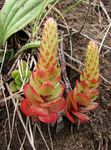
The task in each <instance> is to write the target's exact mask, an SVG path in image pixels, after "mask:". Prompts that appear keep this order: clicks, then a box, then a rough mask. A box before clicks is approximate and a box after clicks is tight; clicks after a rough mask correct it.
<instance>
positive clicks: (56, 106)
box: [40, 98, 66, 112]
mask: <svg viewBox="0 0 111 150" xmlns="http://www.w3.org/2000/svg"><path fill="white" fill-rule="evenodd" d="M40 106H41V107H45V108H46V107H47V108H49V109H50V111H52V112H59V111H61V110H63V109H64V108H65V106H66V102H65V100H64V98H60V99H57V100H54V101H51V102H48V103H44V104H41V105H40Z"/></svg>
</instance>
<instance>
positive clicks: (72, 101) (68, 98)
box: [67, 90, 78, 111]
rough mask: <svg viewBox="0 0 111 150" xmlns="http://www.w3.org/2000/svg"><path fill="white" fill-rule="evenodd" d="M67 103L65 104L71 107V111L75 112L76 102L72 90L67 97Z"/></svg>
mask: <svg viewBox="0 0 111 150" xmlns="http://www.w3.org/2000/svg"><path fill="white" fill-rule="evenodd" d="M67 101H68V103H67V104H68V105H71V106H72V107H73V109H74V110H75V111H77V109H78V107H77V102H76V100H75V97H74V90H72V91H71V92H69V94H68V97H67ZM70 103H71V104H70ZM71 106H70V107H71ZM67 107H69V106H67Z"/></svg>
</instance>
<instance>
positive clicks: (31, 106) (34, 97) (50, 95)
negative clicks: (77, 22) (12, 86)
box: [20, 18, 66, 123]
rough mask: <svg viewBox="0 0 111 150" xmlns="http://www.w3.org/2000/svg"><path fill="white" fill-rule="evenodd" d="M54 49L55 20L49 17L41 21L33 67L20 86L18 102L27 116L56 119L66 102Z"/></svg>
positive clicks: (46, 119)
mask: <svg viewBox="0 0 111 150" xmlns="http://www.w3.org/2000/svg"><path fill="white" fill-rule="evenodd" d="M57 50H58V33H57V24H56V22H55V21H54V20H53V19H52V18H49V19H48V20H47V21H46V23H45V25H44V30H43V36H42V41H41V45H40V53H39V58H38V63H37V65H36V70H34V71H32V73H31V77H30V83H29V84H26V85H25V86H24V87H23V90H24V94H25V97H26V98H25V99H23V100H22V102H21V105H20V108H21V110H22V112H23V113H24V114H25V115H26V116H32V117H33V118H35V119H36V120H38V121H41V122H45V123H52V122H55V121H56V120H57V119H58V117H59V114H60V112H61V111H63V109H64V107H65V104H66V102H65V100H64V98H63V92H64V85H63V84H62V83H61V68H60V66H59V62H58V57H57Z"/></svg>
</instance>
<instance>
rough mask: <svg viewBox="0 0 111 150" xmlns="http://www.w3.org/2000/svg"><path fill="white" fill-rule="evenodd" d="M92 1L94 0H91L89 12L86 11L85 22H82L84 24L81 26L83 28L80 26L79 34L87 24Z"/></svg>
mask: <svg viewBox="0 0 111 150" xmlns="http://www.w3.org/2000/svg"><path fill="white" fill-rule="evenodd" d="M91 1H92V0H89V4H88V10H87V12H86V16H85V19H84V22H83V24H82V26H81V28H80V30H79V32H78V36H79V35H80V33H81V32H82V30H83V29H84V27H85V24H86V21H87V17H88V15H89V12H90V8H91Z"/></svg>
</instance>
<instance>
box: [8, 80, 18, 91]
mask: <svg viewBox="0 0 111 150" xmlns="http://www.w3.org/2000/svg"><path fill="white" fill-rule="evenodd" d="M9 87H10V89H11V91H12V92H17V91H18V90H17V85H16V83H15V82H14V81H12V82H10V84H9Z"/></svg>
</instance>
